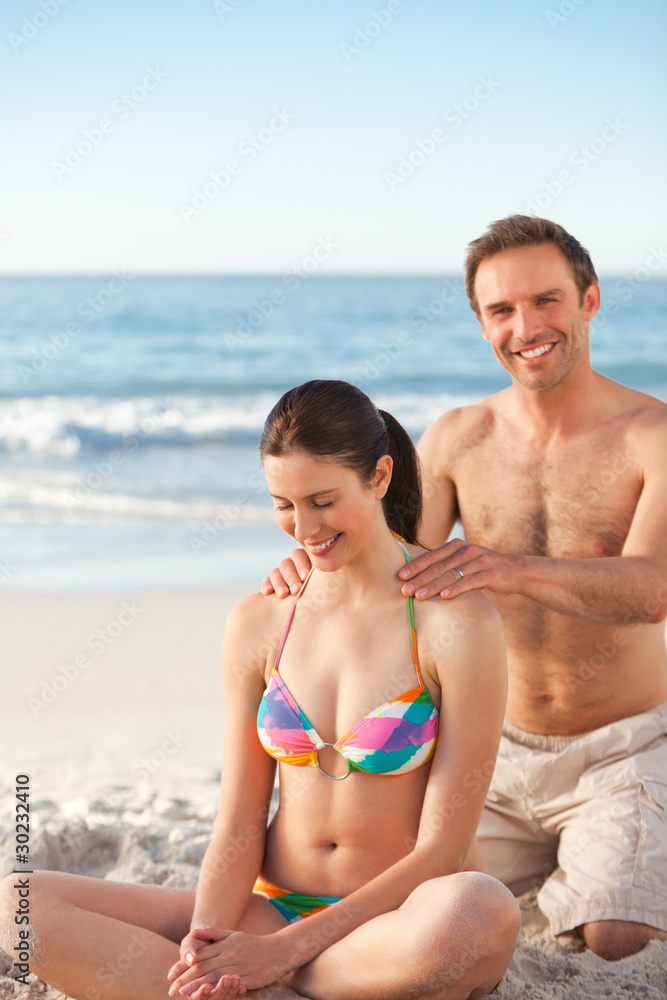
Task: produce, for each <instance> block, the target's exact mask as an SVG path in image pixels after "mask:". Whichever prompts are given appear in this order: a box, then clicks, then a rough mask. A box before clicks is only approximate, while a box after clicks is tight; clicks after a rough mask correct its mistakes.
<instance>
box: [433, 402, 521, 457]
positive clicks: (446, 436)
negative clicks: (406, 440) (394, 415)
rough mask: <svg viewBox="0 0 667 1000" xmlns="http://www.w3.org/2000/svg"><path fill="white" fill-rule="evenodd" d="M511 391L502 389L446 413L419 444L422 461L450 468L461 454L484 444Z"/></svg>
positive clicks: (494, 426) (493, 428)
mask: <svg viewBox="0 0 667 1000" xmlns="http://www.w3.org/2000/svg"><path fill="white" fill-rule="evenodd" d="M510 392H511V389H503V390H501V391H500V392H497V393H494V395H492V396H487V397H486V398H485V399H482V400H480V401H479V402H478V403H472V404H470V405H468V406H457V407H455V408H454V409H452V410H447V412H446V413H443V414H442V416H441V417H438V419H437V420H436V421H435V422H434V423H433V424H432V425H431V426H430V427H429V429H428V430H427V431H426V433H425V434H424V436H423V437H422V439H421V441H420V443H419V452H420V454H421V455H422V458H424V457H426V458H428V457H434V456H435V455H436V454H437V456H438V458H439V461H440V462H441V463H444V464H447V461H448V459H453V458H455V457H456V455H457V454H459V453H460V452H461V451H466V452H467V451H468V450H469V449H470V447H471V446H474V445H480V444H483V443H484V441H486V439H487V438H488V437H489V435H491V434H492V433H493V431H494V430H495V428H496V424H497V422H498V417H499V415H500V413H501V411H502V409H503V407H504V405H505V403H506V401H507V394H508V393H510Z"/></svg>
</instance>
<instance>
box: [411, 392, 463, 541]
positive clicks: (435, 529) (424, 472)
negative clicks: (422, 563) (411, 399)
mask: <svg viewBox="0 0 667 1000" xmlns="http://www.w3.org/2000/svg"><path fill="white" fill-rule="evenodd" d="M456 412H458V411H453V412H452V413H445V415H444V416H442V417H440V419H439V420H436V422H435V423H434V424H433V425H432V426H431V427H429V429H428V430H427V431H426V433H425V434H424V435H423V437H422V439H421V441H420V442H419V444H418V446H417V452H418V454H419V459H420V463H421V477H422V520H421V525H420V527H419V541H420V543H421V544H422V545H424V546H426V548H429V549H435V548H437V547H438V546H439V545H443V544H444V543H445V542H446V541H447V539H448V538H449V535H450V532H451V530H452V528H453V527H454V525H455V523H456V519H457V517H458V513H459V510H458V502H457V498H456V487H455V486H454V482H453V480H452V479H451V477H450V476H449V474H448V472H447V454H448V447H447V446H448V442H449V441H450V440H453V437H454V434H453V428H452V420H453V417H454V414H455V413H456Z"/></svg>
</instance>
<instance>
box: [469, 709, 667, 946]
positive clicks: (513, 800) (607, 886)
mask: <svg viewBox="0 0 667 1000" xmlns="http://www.w3.org/2000/svg"><path fill="white" fill-rule="evenodd" d="M477 835H478V838H479V843H480V847H481V848H482V852H483V854H484V859H485V861H486V865H487V869H488V872H489V874H491V875H495V876H496V878H498V879H500V880H501V881H502V882H504V883H505V884H506V885H507V886H509V888H510V889H511V890H512V891H513V892H514V893H516V894H517V895H518V894H519V893H522V892H525V891H526V890H527V889H530V888H532V887H534V886H538V885H541V884H542V883H543V882H544V884H543V885H542V888H541V889H540V891H539V893H538V897H537V901H538V904H539V907H540V909H541V910H542V912H543V913H544V914H545V916H546V917H548V919H549V922H550V925H551V932H552V933H553V934H562V933H563V932H564V931H568V930H572V928H574V927H578V926H579V925H580V924H585V923H590V922H591V921H594V920H628V921H635V922H636V923H643V924H648V925H649V926H651V927H657V928H659V929H660V930H664V931H667V702H663V704H662V705H659V706H658V707H657V708H655V709H653V710H652V711H650V712H642V713H641V714H640V715H633V716H630V717H628V718H626V719H620V720H619V721H618V722H613V723H612V724H611V725H609V726H603V727H602V728H600V729H595V730H593V731H592V732H590V733H586V734H584V735H582V736H542V735H539V734H536V733H525V732H523V731H522V730H520V729H517V728H516V727H515V726H511V725H509V724H507V723H506V724H505V727H504V732H503V737H502V740H501V743H500V751H499V754H498V762H497V764H496V769H495V772H494V775H493V780H492V782H491V788H490V789H489V794H488V797H487V801H486V805H485V807H484V813H483V816H482V819H481V822H480V825H479V830H478V834H477ZM545 879H546V881H545Z"/></svg>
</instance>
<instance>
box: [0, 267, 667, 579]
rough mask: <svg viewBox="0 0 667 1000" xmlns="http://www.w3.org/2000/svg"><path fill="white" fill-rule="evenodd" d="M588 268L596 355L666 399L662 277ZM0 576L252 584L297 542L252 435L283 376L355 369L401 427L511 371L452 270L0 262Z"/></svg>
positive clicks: (295, 378) (336, 374)
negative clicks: (53, 267)
mask: <svg viewBox="0 0 667 1000" xmlns="http://www.w3.org/2000/svg"><path fill="white" fill-rule="evenodd" d="M646 277H647V276H646V275H645V274H644V273H643V272H641V273H640V272H636V273H635V274H628V275H619V276H609V277H606V278H604V279H602V281H601V287H602V295H603V306H602V310H601V313H600V315H599V317H598V318H597V319H596V320H595V321H594V323H593V325H592V336H591V344H592V356H593V363H594V366H595V367H596V368H597V369H598V370H599V371H601V372H603V373H604V374H605V375H608V376H609V377H610V378H613V379H616V380H618V381H620V382H623V383H625V384H627V385H630V386H632V387H633V388H636V389H640V390H642V391H644V392H648V393H651V394H652V395H655V396H657V397H658V398H660V399H663V400H665V401H667V338H666V336H665V333H666V325H667V324H666V321H665V316H666V306H667V281H664V280H659V279H655V278H652V279H651V280H646ZM0 345H1V346H2V357H3V364H2V366H1V368H0V585H1V586H2V587H3V588H4V590H5V592H9V591H14V592H52V591H61V592H86V591H121V590H128V589H131V590H133V591H135V590H145V589H174V590H183V589H191V588H209V587H220V586H222V587H226V586H235V585H239V586H243V587H253V586H255V587H259V583H260V581H261V579H262V577H263V576H264V575H265V574H266V572H267V571H268V569H270V567H271V566H273V565H275V564H276V562H277V560H279V559H280V558H282V557H283V556H284V555H286V554H287V553H288V552H289V551H290V550H291V548H292V547H293V544H292V542H291V540H290V539H289V538H288V537H287V536H286V535H284V534H283V533H282V532H281V531H280V530H279V529H278V528H277V526H276V525H275V523H274V519H273V513H272V506H271V502H270V500H269V497H268V493H267V490H266V486H265V484H264V480H263V476H262V472H261V466H260V463H259V457H258V452H257V442H258V439H259V435H260V432H261V428H262V425H263V422H264V419H265V417H266V415H267V413H268V412H269V410H270V409H271V407H272V406H273V404H274V403H275V402H276V400H277V399H278V398H279V397H280V395H281V394H282V393H283V392H284V391H285V390H286V389H288V388H290V387H292V386H294V385H298V384H299V383H300V382H304V381H306V380H307V379H311V378H342V379H346V380H348V381H350V382H354V383H356V384H357V385H360V386H361V387H362V388H363V389H364V391H365V392H367V393H368V394H369V395H370V396H371V398H372V399H373V400H374V402H375V403H377V405H378V406H380V407H381V408H383V409H386V410H389V411H390V412H392V413H393V414H394V415H395V416H396V417H397V418H398V419H399V420H401V421H402V422H403V424H404V425H405V426H406V427H407V429H408V430H409V432H410V433H411V434H412V435H413V437H414V438H415V439H417V438H418V437H419V435H420V434H421V433H422V432H423V431H424V430H425V429H426V427H428V426H429V424H430V423H431V422H432V421H433V420H434V419H435V418H436V417H438V416H439V415H440V414H441V413H443V412H444V411H445V410H448V409H451V408H452V407H455V406H460V405H464V404H467V403H471V402H474V401H476V400H479V399H481V398H483V397H484V396H486V395H488V394H489V393H492V392H496V391H498V390H499V389H501V388H503V387H504V386H506V385H508V384H509V377H508V376H507V374H506V372H504V371H503V370H502V369H501V368H500V367H499V366H498V364H497V363H496V361H495V359H494V357H493V354H492V352H491V349H490V347H489V345H488V344H487V343H486V342H485V341H484V340H483V338H482V336H481V333H480V329H479V326H478V324H477V321H476V319H475V317H474V315H473V313H472V312H471V310H470V307H469V305H468V303H467V299H466V296H465V292H464V288H463V278H462V276H461V275H446V276H441V277H433V276H425V277H414V276H410V277H407V276H406V277H394V276H392V277H327V278H323V277H308V276H307V275H306V274H304V273H302V274H301V275H297V274H295V273H294V272H290V273H287V274H285V275H283V276H271V275H268V276H256V275H253V276H224V277H216V276H203V277H190V276H174V277H170V276H168V277H165V276H161V277H147V276H132V275H128V274H125V273H123V272H118V273H115V274H109V275H103V276H85V277H4V278H0Z"/></svg>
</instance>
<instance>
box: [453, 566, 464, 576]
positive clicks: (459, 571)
mask: <svg viewBox="0 0 667 1000" xmlns="http://www.w3.org/2000/svg"><path fill="white" fill-rule="evenodd" d="M454 572H455V573H458V574H459V576H460V577H461V579H463V572H462V570H460V569H459V568H458V566H455V567H454Z"/></svg>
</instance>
